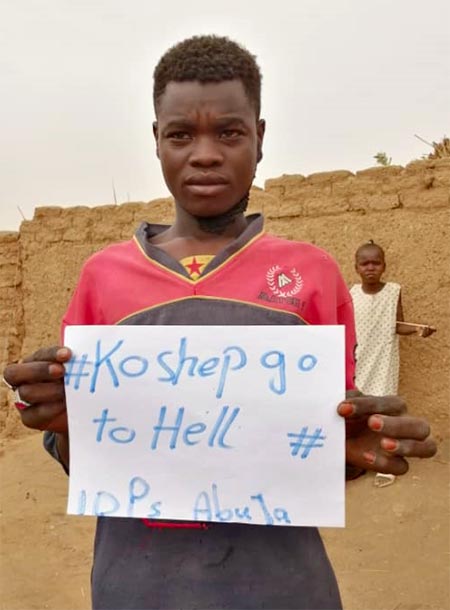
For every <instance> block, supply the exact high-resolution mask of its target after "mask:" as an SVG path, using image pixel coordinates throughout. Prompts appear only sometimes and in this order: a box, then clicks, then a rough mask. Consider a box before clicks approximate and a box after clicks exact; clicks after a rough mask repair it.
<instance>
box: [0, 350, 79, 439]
mask: <svg viewBox="0 0 450 610" xmlns="http://www.w3.org/2000/svg"><path fill="white" fill-rule="evenodd" d="M71 357H72V352H71V351H70V349H69V348H67V347H61V346H53V347H47V348H41V349H39V350H37V352H34V354H32V355H31V356H28V357H27V358H24V359H23V360H22V361H21V362H20V363H17V364H9V365H8V366H7V367H6V368H5V370H4V372H3V377H4V379H5V381H6V382H7V383H8V384H9V385H10V386H12V387H13V388H15V389H16V390H18V392H19V395H20V399H21V400H22V401H24V402H26V403H29V404H30V406H27V407H26V408H23V409H18V411H19V413H20V416H21V418H22V423H23V424H24V425H25V426H27V427H28V428H33V429H35V430H49V431H51V432H58V433H60V434H63V435H64V436H66V437H67V435H68V425H67V412H66V397H65V391H64V366H63V363H64V362H67V361H68V360H70V358H71Z"/></svg>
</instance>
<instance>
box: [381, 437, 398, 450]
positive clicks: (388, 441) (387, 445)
mask: <svg viewBox="0 0 450 610" xmlns="http://www.w3.org/2000/svg"><path fill="white" fill-rule="evenodd" d="M380 444H381V446H382V447H383V449H386V451H396V450H397V449H398V441H396V440H394V439H393V438H383V439H381V443H380Z"/></svg>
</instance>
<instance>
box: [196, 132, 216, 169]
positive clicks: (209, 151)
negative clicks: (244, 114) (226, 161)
mask: <svg viewBox="0 0 450 610" xmlns="http://www.w3.org/2000/svg"><path fill="white" fill-rule="evenodd" d="M190 162H191V165H194V166H196V167H214V166H217V165H220V164H221V163H222V162H223V155H222V152H221V150H220V146H219V144H218V142H217V141H216V140H215V139H213V138H208V137H203V138H197V139H196V141H195V144H194V147H193V149H192V152H191V158H190Z"/></svg>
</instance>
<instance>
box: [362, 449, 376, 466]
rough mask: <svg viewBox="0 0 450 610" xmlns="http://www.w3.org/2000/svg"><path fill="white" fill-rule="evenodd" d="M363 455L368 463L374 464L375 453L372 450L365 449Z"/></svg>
mask: <svg viewBox="0 0 450 610" xmlns="http://www.w3.org/2000/svg"><path fill="white" fill-rule="evenodd" d="M363 457H364V459H365V460H366V462H368V463H369V464H374V463H375V460H376V459H377V456H376V453H374V452H373V451H365V452H364V453H363Z"/></svg>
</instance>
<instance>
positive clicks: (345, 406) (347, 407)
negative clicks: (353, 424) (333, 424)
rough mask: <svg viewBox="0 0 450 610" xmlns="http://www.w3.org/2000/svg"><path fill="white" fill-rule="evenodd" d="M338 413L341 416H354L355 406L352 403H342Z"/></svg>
mask: <svg viewBox="0 0 450 610" xmlns="http://www.w3.org/2000/svg"><path fill="white" fill-rule="evenodd" d="M338 411H339V413H340V414H341V415H353V413H354V412H355V405H354V404H353V403H351V402H341V404H340V405H339V407H338Z"/></svg>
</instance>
